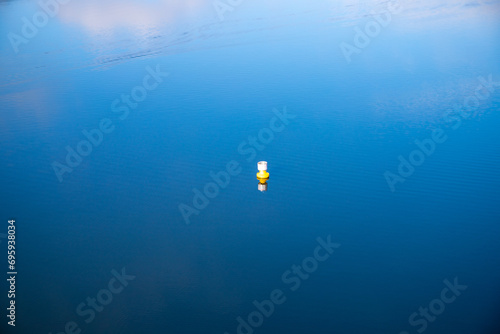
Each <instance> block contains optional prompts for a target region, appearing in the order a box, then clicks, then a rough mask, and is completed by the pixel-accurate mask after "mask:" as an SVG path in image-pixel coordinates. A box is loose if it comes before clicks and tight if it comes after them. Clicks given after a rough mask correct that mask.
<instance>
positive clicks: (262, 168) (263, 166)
mask: <svg viewBox="0 0 500 334" xmlns="http://www.w3.org/2000/svg"><path fill="white" fill-rule="evenodd" d="M257 168H258V169H259V172H258V173H257V178H258V179H268V178H269V173H268V172H267V161H259V162H258V163H257Z"/></svg>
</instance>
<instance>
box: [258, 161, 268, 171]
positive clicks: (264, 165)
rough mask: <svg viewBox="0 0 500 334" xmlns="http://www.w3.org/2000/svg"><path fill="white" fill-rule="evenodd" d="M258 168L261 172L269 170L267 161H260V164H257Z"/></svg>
mask: <svg viewBox="0 0 500 334" xmlns="http://www.w3.org/2000/svg"><path fill="white" fill-rule="evenodd" d="M257 168H258V169H259V170H267V161H259V162H257Z"/></svg>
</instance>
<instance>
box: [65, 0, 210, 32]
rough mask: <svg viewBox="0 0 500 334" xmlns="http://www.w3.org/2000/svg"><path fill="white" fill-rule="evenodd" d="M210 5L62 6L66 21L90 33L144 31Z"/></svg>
mask: <svg viewBox="0 0 500 334" xmlns="http://www.w3.org/2000/svg"><path fill="white" fill-rule="evenodd" d="M208 4H210V2H209V1H208V0H158V1H143V2H137V1H131V0H126V1H117V0H111V1H105V2H104V1H98V0H90V1H85V2H71V3H69V4H68V5H66V6H64V7H62V8H61V12H60V18H61V20H62V21H63V22H64V23H66V24H77V25H79V26H82V27H83V28H85V30H86V31H87V32H89V33H91V34H98V33H102V32H109V31H112V30H118V29H130V30H134V31H138V32H139V33H140V32H144V31H147V30H156V29H160V28H161V27H163V26H166V25H170V24H173V23H178V22H182V21H186V20H189V19H192V18H194V17H196V16H197V15H199V14H200V13H201V11H202V10H203V8H204V7H205V6H206V5H208Z"/></svg>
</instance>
